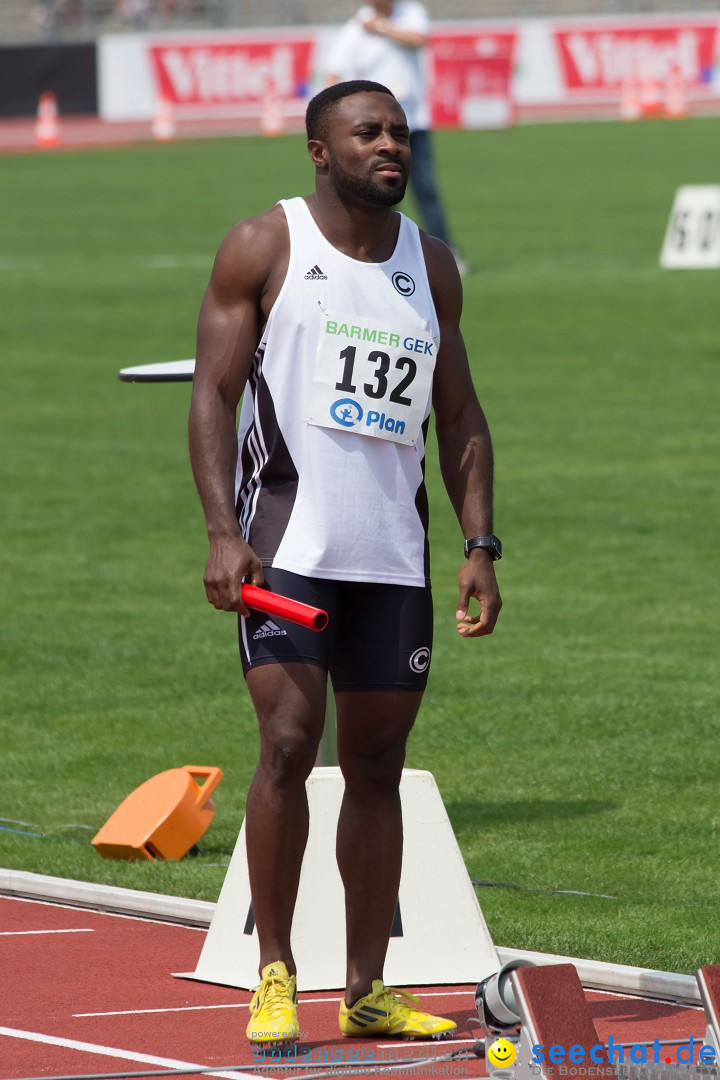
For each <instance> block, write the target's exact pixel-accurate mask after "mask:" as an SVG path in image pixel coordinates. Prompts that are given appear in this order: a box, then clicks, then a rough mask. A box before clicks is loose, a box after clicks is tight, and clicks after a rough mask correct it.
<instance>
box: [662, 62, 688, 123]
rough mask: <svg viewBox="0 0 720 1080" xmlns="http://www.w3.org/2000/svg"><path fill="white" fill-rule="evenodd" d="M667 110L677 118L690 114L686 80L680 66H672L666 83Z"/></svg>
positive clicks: (668, 113) (669, 114)
mask: <svg viewBox="0 0 720 1080" xmlns="http://www.w3.org/2000/svg"><path fill="white" fill-rule="evenodd" d="M665 112H666V113H667V115H668V116H672V117H673V118H675V119H680V117H683V116H687V114H688V106H687V93H686V90H685V81H684V79H683V77H682V75H681V73H680V71H679V70H678V68H672V70H671V71H670V72H669V73H668V77H667V82H666V83H665Z"/></svg>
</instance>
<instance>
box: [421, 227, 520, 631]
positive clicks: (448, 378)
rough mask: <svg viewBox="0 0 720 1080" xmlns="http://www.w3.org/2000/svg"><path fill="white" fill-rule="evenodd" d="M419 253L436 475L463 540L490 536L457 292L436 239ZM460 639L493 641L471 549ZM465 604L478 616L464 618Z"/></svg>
mask: <svg viewBox="0 0 720 1080" xmlns="http://www.w3.org/2000/svg"><path fill="white" fill-rule="evenodd" d="M423 246H424V249H425V258H426V262H427V265H428V274H429V277H430V285H431V288H432V291H433V297H434V299H435V308H436V311H437V315H438V320H439V323H440V351H439V354H438V359H437V365H436V368H435V378H434V382H433V408H434V410H435V427H436V431H437V439H438V450H439V455H440V470H441V473H442V477H443V482H444V484H445V487H446V489H447V493H448V496H449V497H450V501H451V503H452V505H453V508H454V510H455V513H456V514H457V518H458V521H459V523H460V528H461V529H462V532H463V536H464V537H465V539H468V538H469V537H471V536H485V535H488V534H490V533H492V531H493V514H492V500H493V452H492V442H491V439H490V430H489V428H488V424H487V420H486V419H485V414H484V413H483V410H482V407H481V405H480V402H479V401H478V399H477V395H476V393H475V388H474V386H473V382H472V377H471V375H470V368H469V365H468V358H467V352H466V350H465V343H464V341H463V338H462V334H461V332H460V315H461V312H462V288H461V285H460V278H459V275H458V272H457V266H456V264H455V260H454V258H453V255H452V253H451V252H450V251H449V250H448V248H446V247H445V245H444V244H442V243H441V242H440V241H437V240H435V239H432V238H429V237H424V238H423ZM458 586H459V596H458V606H457V618H458V622H459V625H458V632H459V633H460V634H461V635H462V636H463V637H480V636H482V635H484V634H491V633H492V631H493V629H494V627H495V623H496V621H497V617H498V615H499V613H500V608H501V606H502V600H501V599H500V592H499V589H498V586H497V581H496V579H495V570H494V566H493V562H492V560H491V558H490V556H489V555H488V553H487V551H485V550H483V549H481V548H476V549H475V550H474V551H472V552H471V554H470V558H469V559H468V560H467V561H466V562H465V564H464V565H463V566H462V568H461V570H460V572H459V574H458ZM471 597H475V598H476V599H477V600H479V601H480V604H481V614H480V615H479V616H470V615H469V614H468V605H469V601H470V598H471Z"/></svg>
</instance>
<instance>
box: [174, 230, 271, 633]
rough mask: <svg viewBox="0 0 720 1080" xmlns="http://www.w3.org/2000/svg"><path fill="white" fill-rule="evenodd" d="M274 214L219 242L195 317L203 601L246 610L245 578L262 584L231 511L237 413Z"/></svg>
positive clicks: (193, 449) (192, 424)
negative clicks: (205, 550) (205, 546)
mask: <svg viewBox="0 0 720 1080" xmlns="http://www.w3.org/2000/svg"><path fill="white" fill-rule="evenodd" d="M282 228H283V224H282V223H281V222H280V221H279V219H278V211H276V210H272V211H269V212H268V214H266V215H263V217H261V218H256V219H250V220H248V221H244V222H241V223H240V224H239V225H237V226H236V227H235V228H234V229H233V230H232V231H231V232H230V233H229V234H228V236H227V237H226V238H225V240H224V241H223V243H222V244H221V246H220V249H219V251H218V254H217V257H216V259H215V265H214V267H213V272H212V275H211V278H210V282H209V284H208V287H207V290H206V292H205V296H204V298H203V302H202V307H201V309H200V317H199V320H198V333H197V349H196V354H195V355H196V361H195V377H194V379H193V393H192V402H191V405H190V417H189V425H188V430H189V440H190V461H191V464H192V469H193V474H194V476H195V483H196V485H197V489H198V492H199V494H200V500H201V502H202V505H203V510H204V512H205V521H206V525H207V532H208V539H209V541H210V553H209V555H208V561H207V565H206V568H205V577H204V581H205V591H206V593H207V597H208V600H209V601H210V603H211V604H214V606H215V607H217V608H220V609H222V610H224V611H239V612H240V614H242V615H247V614H248V611H247V608H246V607H245V605H244V604H243V602H242V596H241V587H242V580H243V577H249V578H250V580H251V581H252V582H253V584H256V585H260V584H262V580H263V576H262V568H261V565H260V561H259V559H258V558H257V556H256V555H255V552H254V551H253V550H252V548H250V547H249V545H248V544H247V543H246V542H245V541H244V540H243V538H242V535H241V532H240V528H239V525H238V521H237V516H236V512H235V468H236V461H237V433H236V413H237V406H238V402H239V401H240V398H241V396H242V393H243V390H244V389H245V384H246V382H247V378H248V375H249V372H250V367H251V364H252V359H253V355H254V353H255V349H256V347H257V343H258V340H259V337H260V326H261V323H262V321H263V317H264V316H263V299H264V297H265V296H266V294H267V290H268V284H269V281H270V277H271V273H272V267H273V260H274V259H277V258H278V255H279V254H281V250H280V249H281V246H282V241H283V235H282Z"/></svg>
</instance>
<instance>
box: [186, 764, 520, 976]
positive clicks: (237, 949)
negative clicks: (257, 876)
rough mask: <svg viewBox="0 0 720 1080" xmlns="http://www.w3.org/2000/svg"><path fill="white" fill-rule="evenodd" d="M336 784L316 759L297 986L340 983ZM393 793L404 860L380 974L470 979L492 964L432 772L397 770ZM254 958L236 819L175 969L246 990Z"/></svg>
mask: <svg viewBox="0 0 720 1080" xmlns="http://www.w3.org/2000/svg"><path fill="white" fill-rule="evenodd" d="M343 788H344V782H343V778H342V773H341V772H340V769H339V768H337V767H331V768H315V769H313V771H312V773H311V774H310V776H309V778H308V781H307V791H308V802H309V806H310V833H309V837H308V844H307V848H306V850H305V859H304V861H303V867H302V873H301V875H300V887H299V891H298V898H297V904H296V907H295V918H294V920H293V932H292V947H293V954H294V957H295V962H296V963H297V967H298V984H299V987H300V989H302V990H335V989H340V988H342V987H343V986H344V985H345V899H344V892H343V886H342V882H341V880H340V872H339V870H338V868H337V864H336V862H335V833H336V829H337V821H338V814H339V811H340V803H341V801H342V795H343ZM400 797H401V800H402V807H403V822H404V833H405V842H404V854H403V868H402V877H401V881H400V891H399V897H398V908H397V911H396V913H395V920H394V924H393V929H392V936H391V938H390V945H389V948H388V953H387V961H386V964H385V972H384V978H385V980H386V982H387V983H388V984H389V985H392V986H421V985H428V984H437V985H453V984H455V985H457V984H461V983H476V982H478V980H481V979H484V978H486V977H487V976H489V975H493V974H494V973H495V972H497V971H498V970H499V968H500V963H499V961H498V957H497V952H496V950H495V947H494V945H493V943H492V939H491V937H490V934H489V932H488V928H487V926H486V924H485V919H484V918H483V914H482V911H481V910H480V905H479V904H478V901H477V897H476V895H475V889H474V887H473V885H472V882H471V881H470V878H469V876H468V873H467V870H466V868H465V864H464V862H463V858H462V855H461V854H460V849H459V848H458V845H457V841H456V839H455V835H454V833H453V831H452V827H451V825H450V821H449V819H448V816H447V812H446V810H445V807H444V805H443V801H442V798H441V796H440V792H439V791H438V788H437V785H436V783H435V779H434V777H433V776H432V773H429V772H422V771H418V770H414V769H405V770H404V771H403V777H402V781H401V783H400ZM258 961H259V947H258V938H257V932H256V930H255V921H254V917H253V913H252V906H251V902H250V884H249V880H248V869H247V856H246V849H245V824H244V823H243V826H242V829H241V830H240V836H239V837H238V841H237V845H236V847H235V851H234V853H233V857H232V860H231V862H230V866H229V867H228V872H227V875H226V878H225V882H224V885H223V888H222V891H221V893H220V898H219V900H218V903H217V907H216V910H215V915H214V916H213V920H212V923H211V925H210V929H209V931H208V935H207V938H206V940H205V945H204V947H203V950H202V953H201V956H200V960H199V962H198V965H197V968H196V970H195V971H194V972H185V973H183V974H182V975H181V976H179V977H181V978H189V979H198V980H200V981H201V982H210V983H218V984H220V985H224V986H236V987H241V988H243V989H251V988H252V987H254V986H257V983H258Z"/></svg>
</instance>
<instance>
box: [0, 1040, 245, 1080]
mask: <svg viewBox="0 0 720 1080" xmlns="http://www.w3.org/2000/svg"><path fill="white" fill-rule="evenodd" d="M3 1035H4V1036H6V1037H7V1038H9V1039H25V1040H27V1041H29V1042H36V1043H42V1044H43V1045H44V1046H63V1047H65V1048H66V1049H68V1050H79V1051H81V1052H83V1053H85V1054H98V1055H100V1056H102V1057H111V1058H122V1059H123V1060H125V1061H139V1062H141V1064H143V1065H160V1066H161V1067H162V1068H165V1069H206V1068H207V1069H209V1068H212V1066H207V1065H197V1064H195V1063H193V1062H189V1061H175V1060H174V1059H173V1058H164V1057H156V1056H155V1055H154V1054H140V1053H137V1052H136V1051H134V1050H121V1049H120V1048H119V1047H116V1046H101V1045H100V1044H97V1043H86V1042H78V1040H77V1039H61V1038H60V1037H59V1036H57V1035H44V1034H42V1033H41V1032H39V1031H21V1030H20V1029H17V1028H6V1027H0V1036H3ZM210 1075H212V1076H223V1077H227V1080H257V1076H255V1075H254V1074H253V1073H244V1072H235V1071H233V1072H220V1071H219V1070H218V1071H217V1072H215V1071H213V1072H212V1073H211V1074H210Z"/></svg>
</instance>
